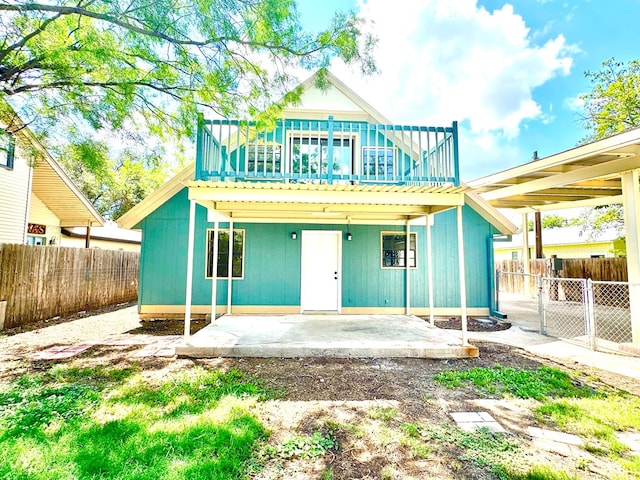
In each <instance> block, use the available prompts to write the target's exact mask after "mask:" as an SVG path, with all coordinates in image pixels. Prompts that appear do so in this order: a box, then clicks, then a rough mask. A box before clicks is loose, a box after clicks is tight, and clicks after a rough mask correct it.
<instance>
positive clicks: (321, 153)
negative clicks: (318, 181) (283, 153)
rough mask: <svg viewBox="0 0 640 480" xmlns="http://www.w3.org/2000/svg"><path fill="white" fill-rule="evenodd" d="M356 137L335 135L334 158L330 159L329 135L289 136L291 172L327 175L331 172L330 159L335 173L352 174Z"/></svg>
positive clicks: (303, 174) (302, 174)
mask: <svg viewBox="0 0 640 480" xmlns="http://www.w3.org/2000/svg"><path fill="white" fill-rule="evenodd" d="M354 145H355V139H354V138H353V137H352V136H348V135H339V134H336V136H334V137H333V145H332V149H331V150H332V157H333V158H332V159H329V139H328V138H327V137H319V136H308V135H304V134H295V135H291V136H290V137H289V152H290V153H289V155H290V169H291V173H293V174H298V175H301V176H303V177H304V176H305V175H325V174H328V173H329V160H332V163H333V172H332V173H333V174H336V175H351V171H352V168H353V157H354Z"/></svg>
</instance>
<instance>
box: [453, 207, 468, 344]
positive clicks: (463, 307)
mask: <svg viewBox="0 0 640 480" xmlns="http://www.w3.org/2000/svg"><path fill="white" fill-rule="evenodd" d="M456 213H457V219H458V268H459V275H460V317H461V320H462V322H461V324H462V326H461V327H462V345H469V342H468V338H467V279H466V274H465V268H464V236H463V228H462V227H463V225H462V205H458V206H457V207H456Z"/></svg>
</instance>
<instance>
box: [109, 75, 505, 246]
mask: <svg viewBox="0 0 640 480" xmlns="http://www.w3.org/2000/svg"><path fill="white" fill-rule="evenodd" d="M317 75H318V74H317V73H315V74H314V75H312V76H310V77H309V78H307V79H306V80H305V81H304V82H303V83H302V84H301V85H300V86H301V87H302V102H301V104H300V105H298V106H292V107H289V108H286V109H285V110H284V111H283V117H285V118H296V116H298V117H304V118H305V119H315V118H326V117H327V116H328V115H333V114H334V113H336V114H339V116H340V118H345V119H346V118H348V119H350V120H361V121H366V122H368V123H372V124H376V123H377V124H391V123H392V122H391V121H390V120H389V119H388V118H386V117H385V116H384V115H383V114H382V113H380V112H379V111H378V110H376V109H375V108H374V107H373V106H371V105H370V104H369V103H368V102H367V101H365V100H364V99H363V98H362V97H360V96H359V95H358V94H357V93H355V92H354V91H353V90H352V89H351V88H349V87H348V86H347V85H346V84H344V83H343V82H342V81H341V80H340V79H338V78H337V77H336V76H335V75H333V74H332V73H331V72H327V76H326V79H327V82H328V84H329V89H333V90H334V92H335V93H336V94H338V95H342V96H343V97H344V98H345V99H346V100H347V103H345V105H347V106H351V108H348V109H343V110H340V111H339V112H331V111H327V110H326V109H325V110H324V111H322V110H320V109H319V108H309V105H308V104H307V105H305V104H304V100H305V97H306V98H307V99H308V98H309V96H310V95H312V94H313V92H314V90H315V91H318V90H319V89H318V88H317V87H316V82H317ZM334 98H335V97H334ZM311 103H313V102H311ZM311 106H312V107H313V105H311ZM194 176H195V162H193V163H191V164H190V165H188V166H187V167H185V168H184V169H183V170H181V171H180V172H178V173H177V174H176V175H175V176H174V177H173V178H172V179H170V180H169V181H168V182H167V183H165V184H164V185H163V186H162V187H160V188H159V189H158V190H156V191H155V192H154V193H152V194H151V195H149V196H148V197H147V198H145V199H144V200H142V201H141V202H140V203H139V204H138V205H136V206H135V207H133V208H132V209H131V210H129V211H128V212H127V213H126V214H124V215H123V216H122V217H120V218H119V219H118V224H119V225H121V226H122V227H124V228H140V222H141V221H142V220H143V219H144V218H145V217H146V216H148V215H149V214H151V213H152V212H153V211H155V210H156V209H157V208H159V207H160V206H161V205H162V204H164V203H165V202H166V201H167V200H169V199H170V198H171V197H173V196H174V195H175V194H176V193H178V192H179V191H180V190H181V189H182V188H185V186H186V184H187V183H188V182H190V181H192V180H193V179H194ZM461 186H462V187H463V189H464V188H466V185H461ZM464 195H465V202H466V203H467V204H468V205H469V206H470V207H471V208H473V209H474V210H475V211H476V212H477V213H478V214H480V215H481V216H482V217H483V218H484V219H485V220H487V221H488V222H489V223H490V224H492V225H493V226H494V227H495V228H496V229H497V230H498V231H499V232H500V233H503V234H512V233H515V232H516V231H517V227H516V226H515V225H514V224H513V223H512V222H511V221H510V220H509V219H507V218H506V217H505V216H504V215H502V214H501V213H500V212H499V211H498V210H496V209H495V208H494V207H492V206H491V205H490V204H489V203H488V202H486V201H485V200H484V199H482V198H481V197H480V196H478V195H477V194H475V193H473V192H470V191H467V192H465V193H464Z"/></svg>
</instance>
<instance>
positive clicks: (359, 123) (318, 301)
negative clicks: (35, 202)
mask: <svg viewBox="0 0 640 480" xmlns="http://www.w3.org/2000/svg"><path fill="white" fill-rule="evenodd" d="M329 83H330V85H329V87H328V88H327V89H325V90H320V89H318V88H316V87H315V78H314V77H312V78H310V79H309V80H307V81H306V82H305V83H303V85H302V87H303V89H304V93H303V95H302V99H301V102H300V105H299V106H296V107H295V108H293V107H292V108H289V109H287V110H286V111H285V112H284V114H283V119H282V120H280V121H278V122H277V125H276V126H275V127H274V128H271V129H267V130H262V129H260V128H258V127H257V126H256V125H255V124H253V123H251V122H239V121H233V120H204V119H203V118H200V119H199V125H198V143H197V157H196V162H195V164H191V165H190V166H188V167H186V168H185V169H184V170H183V171H182V172H180V173H178V174H177V175H176V176H175V177H174V178H173V179H171V180H170V181H169V182H167V183H166V184H165V185H163V186H162V187H161V188H160V189H159V190H158V191H156V192H154V193H153V194H151V195H150V196H148V197H147V198H146V199H145V200H143V201H142V202H140V203H139V204H138V205H137V206H136V207H134V208H133V209H132V210H130V211H129V212H128V213H126V214H125V215H124V216H122V217H121V218H120V219H119V221H118V223H119V224H120V225H121V226H123V227H125V228H136V229H141V230H142V234H143V235H142V251H141V269H140V289H139V293H140V295H139V312H140V315H141V317H143V318H153V317H158V318H160V317H171V316H181V315H184V316H185V318H190V316H191V315H192V314H193V315H197V316H203V315H205V314H209V313H211V311H212V308H215V309H216V311H217V312H232V313H299V312H314V311H322V312H340V313H354V314H357V313H391V314H396V313H415V314H427V313H431V312H433V313H435V314H440V315H455V314H461V313H462V314H466V313H467V312H468V313H469V314H476V315H487V314H489V312H490V310H491V309H492V307H493V306H492V299H493V298H494V295H493V277H494V275H493V244H492V242H493V237H494V235H497V234H512V233H515V231H516V228H515V226H514V225H513V224H512V223H511V222H510V221H509V220H507V219H506V218H505V217H504V216H503V215H502V214H500V213H499V212H498V211H497V210H495V209H494V208H493V207H491V206H490V205H489V204H488V203H487V202H485V201H484V200H482V199H481V198H480V197H479V196H478V195H476V194H474V193H473V192H471V191H470V190H469V189H468V188H467V187H466V186H465V185H463V184H461V182H460V180H459V171H458V149H457V145H458V132H457V126H456V124H455V123H454V124H453V125H452V126H450V127H437V128H436V127H422V126H398V125H391V122H389V121H388V120H387V119H385V118H384V117H383V116H382V115H381V114H380V113H378V112H377V111H375V110H374V109H373V108H372V107H371V106H370V105H368V104H367V103H366V102H365V101H364V100H363V99H362V98H360V97H359V96H358V95H356V94H355V93H354V92H353V91H352V90H351V89H349V88H348V87H347V86H346V85H344V84H343V83H342V82H340V80H338V79H337V78H335V77H334V76H333V75H329ZM462 232H463V238H464V242H463V245H464V248H461V249H458V240H459V239H460V235H461V233H462ZM407 239H409V240H408V241H407ZM461 272H464V275H461ZM214 276H215V278H217V281H215V282H212V277H214ZM430 278H432V280H431V281H429V279H430ZM230 280H231V281H230ZM465 297H466V301H464V298H465Z"/></svg>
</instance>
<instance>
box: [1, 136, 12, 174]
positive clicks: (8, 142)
mask: <svg viewBox="0 0 640 480" xmlns="http://www.w3.org/2000/svg"><path fill="white" fill-rule="evenodd" d="M15 147H16V142H15V138H14V137H13V135H9V134H8V133H6V132H3V131H1V130H0V167H4V168H8V169H10V170H11V169H13V157H14V154H15Z"/></svg>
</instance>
